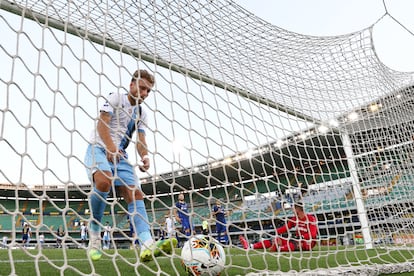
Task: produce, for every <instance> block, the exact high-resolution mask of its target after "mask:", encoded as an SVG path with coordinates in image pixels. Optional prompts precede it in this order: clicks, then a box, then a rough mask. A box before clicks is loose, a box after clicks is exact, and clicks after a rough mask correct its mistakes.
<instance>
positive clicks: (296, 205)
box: [293, 201, 304, 211]
mask: <svg viewBox="0 0 414 276" xmlns="http://www.w3.org/2000/svg"><path fill="white" fill-rule="evenodd" d="M293 207H294V208H298V209H300V210H302V211H303V209H304V207H303V202H300V201H298V202H295V203H294V204H293Z"/></svg>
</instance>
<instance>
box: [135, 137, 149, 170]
mask: <svg viewBox="0 0 414 276" xmlns="http://www.w3.org/2000/svg"><path fill="white" fill-rule="evenodd" d="M137 135H138V143H137V144H136V145H137V152H138V154H139V156H141V162H142V166H140V170H141V171H143V172H144V171H147V170H148V169H149V167H150V158H149V156H148V148H147V140H146V137H145V132H144V131H138V133H137Z"/></svg>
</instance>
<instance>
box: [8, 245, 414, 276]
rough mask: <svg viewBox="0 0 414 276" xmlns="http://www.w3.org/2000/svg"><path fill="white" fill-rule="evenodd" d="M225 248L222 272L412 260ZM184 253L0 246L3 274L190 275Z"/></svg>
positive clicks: (355, 250)
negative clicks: (92, 253) (94, 255)
mask: <svg viewBox="0 0 414 276" xmlns="http://www.w3.org/2000/svg"><path fill="white" fill-rule="evenodd" d="M225 251H226V254H227V260H226V268H225V270H224V271H223V272H222V274H221V275H245V274H247V273H249V272H258V271H290V270H297V271H299V270H303V269H318V268H334V267H337V266H338V265H347V264H352V265H357V264H359V265H363V264H373V263H378V264H384V263H398V262H405V261H408V260H411V261H412V259H413V251H412V250H402V249H400V250H398V251H391V250H389V251H387V250H385V249H371V250H365V249H363V248H362V247H348V248H345V247H331V248H328V247H319V248H316V250H314V251H312V252H302V256H301V254H300V253H299V252H295V253H271V252H269V253H265V254H263V251H255V250H253V251H249V252H246V251H244V250H242V249H239V248H225ZM180 253H181V251H180V249H175V251H174V254H173V255H172V256H161V257H158V258H156V261H150V262H148V263H140V262H139V261H138V260H139V251H136V250H127V249H123V250H117V251H115V250H106V251H104V254H103V255H102V258H101V259H100V260H99V261H92V260H90V259H89V258H88V257H87V251H86V250H83V249H67V250H62V249H43V250H41V251H40V250H36V249H33V250H22V249H14V250H4V249H0V275H10V274H16V275H38V274H40V275H59V274H60V275H80V274H94V275H95V274H99V275H154V274H157V272H159V271H162V273H161V275H186V272H185V270H184V268H183V267H182V265H181V261H180V258H179V256H180ZM65 260H66V261H65ZM61 272H63V273H62V274H61ZM399 275H403V274H399ZM406 275H409V274H406Z"/></svg>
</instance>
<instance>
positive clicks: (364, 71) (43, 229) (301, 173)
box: [0, 0, 414, 275]
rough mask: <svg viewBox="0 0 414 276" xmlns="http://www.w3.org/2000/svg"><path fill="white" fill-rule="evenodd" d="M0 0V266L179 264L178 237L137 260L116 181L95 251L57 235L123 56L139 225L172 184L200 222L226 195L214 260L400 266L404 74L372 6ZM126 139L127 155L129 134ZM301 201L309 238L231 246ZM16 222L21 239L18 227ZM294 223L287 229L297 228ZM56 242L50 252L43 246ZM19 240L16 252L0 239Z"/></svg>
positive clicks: (313, 266) (268, 234) (179, 269)
mask: <svg viewBox="0 0 414 276" xmlns="http://www.w3.org/2000/svg"><path fill="white" fill-rule="evenodd" d="M0 8H1V10H0V22H1V26H2V31H1V38H0V41H1V45H0V60H1V66H0V90H1V91H2V92H1V93H0V111H1V112H0V122H1V123H0V152H1V153H2V158H1V159H2V160H1V161H0V164H1V166H0V183H1V184H0V186H1V187H0V188H1V193H0V200H1V201H0V236H1V237H5V238H4V239H3V247H4V248H5V249H6V250H2V251H0V262H2V263H1V264H0V274H15V273H16V274H19V273H20V274H22V273H23V274H24V272H21V271H20V272H19V269H22V268H21V267H19V266H20V263H19V262H20V261H26V262H27V263H30V264H33V263H34V265H33V266H32V267H31V269H33V270H34V271H36V273H37V274H44V273H48V272H49V271H48V270H47V269H48V268H46V267H45V265H44V264H47V265H46V266H49V267H52V268H51V269H52V272H54V273H56V272H58V273H62V274H64V273H65V272H68V271H69V272H73V273H76V274H105V272H108V270H99V268H97V267H99V266H103V265H104V264H105V266H108V267H109V268H108V267H105V268H104V269H109V271H111V273H113V274H119V275H120V274H125V273H135V274H142V275H153V274H158V275H176V274H178V275H179V274H183V273H184V269H183V266H182V265H181V262H180V250H181V248H177V249H175V251H173V253H172V254H171V255H168V256H163V257H162V258H156V259H154V260H153V261H151V262H148V263H143V262H140V261H139V257H138V255H137V254H138V253H137V254H135V253H133V254H132V253H131V252H138V251H139V250H138V249H136V248H135V247H134V246H133V244H134V239H133V237H132V236H131V233H130V230H131V229H130V226H129V222H128V217H129V216H128V215H130V214H128V209H127V208H126V207H125V205H123V204H122V201H121V200H119V198H117V195H116V194H111V195H110V197H109V198H108V200H107V206H106V209H105V213H104V218H103V220H102V223H103V224H104V223H105V221H108V222H109V224H110V225H111V226H112V229H111V237H112V239H111V244H110V246H108V247H109V249H108V251H104V258H106V259H107V260H109V261H108V262H105V263H104V262H101V264H99V263H97V262H92V261H91V260H88V259H87V257H85V256H86V255H83V258H86V259H85V260H83V261H85V263H84V264H82V265H81V263H82V261H80V262H77V261H76V260H77V259H76V258H82V257H77V255H76V253H72V252H76V250H80V251H82V250H83V249H82V248H83V247H85V244H84V241H82V239H81V237H80V230H81V225H82V224H87V223H89V222H90V212H91V211H90V207H89V205H88V198H89V196H90V195H91V193H92V192H91V190H92V189H91V183H90V182H89V180H88V178H87V174H86V170H85V164H84V161H83V160H84V159H83V156H84V153H85V151H86V147H87V143H88V139H89V134H90V130H91V129H92V128H93V127H94V126H95V124H96V122H97V120H98V118H99V108H100V106H101V104H102V103H103V102H104V101H105V100H106V97H107V96H108V94H109V93H110V92H116V91H122V92H124V91H127V89H128V85H129V82H130V79H131V74H133V72H134V71H135V70H136V69H146V70H148V71H150V72H153V73H154V75H155V79H156V85H155V87H154V91H153V92H151V94H150V96H149V97H148V99H147V100H146V101H145V103H143V104H142V106H143V108H145V109H146V110H147V113H148V116H149V125H148V130H147V134H146V137H147V142H148V149H149V156H150V159H151V168H150V170H149V171H148V172H145V173H142V172H139V170H138V169H137V172H138V173H139V177H140V182H141V185H142V189H143V191H144V192H145V194H146V198H145V202H146V207H147V211H148V215H149V224H150V226H151V230H152V233H153V235H154V237H156V238H160V239H161V238H162V233H163V232H164V230H165V217H166V216H170V215H172V214H173V213H174V212H173V211H174V209H175V207H174V206H175V203H176V201H177V197H178V194H180V193H184V196H185V200H186V201H187V203H188V204H189V214H190V217H191V223H192V225H193V227H194V233H201V232H202V223H203V221H205V220H206V221H208V223H209V226H208V232H209V235H212V236H213V237H216V238H223V237H222V236H220V237H219V236H217V233H216V231H217V225H218V224H219V223H218V222H217V221H216V219H215V217H214V216H213V215H212V210H213V207H214V204H215V200H217V199H218V200H220V201H221V202H222V205H223V208H224V209H225V210H226V213H227V216H226V224H225V229H226V231H227V235H226V236H228V238H229V242H228V243H227V244H226V245H225V252H226V267H225V268H224V270H223V272H222V275H244V274H248V273H251V274H255V273H257V274H262V275H269V274H272V273H274V274H275V275H277V274H278V273H287V272H289V273H292V274H295V273H297V274H304V273H313V274H318V273H320V274H326V275H328V274H334V273H337V274H341V273H345V274H346V273H348V274H360V273H361V272H363V273H368V274H372V275H376V274H381V273H397V272H405V271H413V270H414V265H413V262H414V254H413V246H414V210H413V208H414V203H413V200H412V198H411V196H412V193H413V192H414V184H413V183H414V169H413V162H414V161H413V160H414V159H413V158H414V150H413V149H414V147H413V143H414V120H413V118H414V116H413V115H414V114H413V110H414V108H413V107H414V96H413V95H414V78H413V77H414V76H413V74H410V73H403V72H397V71H394V70H392V69H390V68H388V67H387V66H385V65H384V64H383V63H381V61H380V60H379V59H378V57H377V55H376V52H375V48H374V46H373V29H374V28H375V24H374V25H373V26H371V27H369V28H366V29H363V30H361V31H358V32H354V33H351V34H348V35H341V36H335V37H316V36H306V35H300V34H297V33H293V32H290V31H287V30H284V29H281V28H278V27H277V26H273V25H271V24H269V23H267V22H265V21H264V20H261V19H260V18H258V17H256V16H254V15H252V14H251V13H249V12H248V11H246V10H244V9H243V8H241V7H240V6H238V5H237V4H236V3H235V2H233V1H230V0H218V1H208V0H195V1H190V0H188V1H185V0H178V1H167V0H164V1H151V0H148V1H144V0H141V1H110V0H106V1H100V0H85V1H80V0H79V1H78V0H73V1H63V0H55V1H53V0H51V1H32V0H26V1H5V0H3V1H0ZM128 153H129V155H130V161H131V163H133V164H134V165H135V166H136V167H138V160H139V159H140V158H139V156H138V155H137V153H136V152H135V150H134V147H133V146H132V147H130V149H128ZM298 202H300V203H301V204H303V206H304V210H305V212H306V213H308V214H312V215H314V217H315V218H316V219H317V222H316V225H317V228H318V231H317V236H316V237H315V239H314V240H315V242H316V245H315V246H314V247H313V248H312V249H311V250H302V249H301V248H294V249H296V250H291V251H289V252H280V250H279V251H278V250H276V252H273V251H271V250H269V249H267V250H263V249H254V250H245V249H244V248H243V244H242V243H241V242H240V239H239V237H240V236H242V237H244V238H246V239H247V240H248V241H249V242H250V243H251V244H254V243H255V242H260V241H263V240H270V241H273V240H274V239H275V238H276V237H277V236H282V235H281V234H280V235H278V234H277V233H276V232H275V229H277V228H278V227H280V226H282V225H284V224H285V223H287V222H289V219H288V218H290V217H292V216H293V215H294V213H293V211H292V210H293V209H292V206H294V205H295V203H298ZM25 223H27V224H28V225H29V226H30V228H31V230H32V241H31V242H30V243H29V246H28V247H29V248H30V249H25V248H24V246H22V244H21V236H20V233H21V232H22V229H23V226H24V224H25ZM175 226H176V228H177V229H176V230H177V231H178V232H179V228H180V224H179V223H176V225H175ZM59 227H62V228H63V230H64V232H65V234H64V237H63V238H62V241H63V245H62V246H60V245H59V242H58V243H57V244H55V241H56V240H58V241H59V237H57V234H56V230H57V229H58V228H59ZM291 231H292V232H289V231H288V233H285V234H283V235H284V237H290V238H291V239H292V240H296V241H297V242H298V243H301V242H302V240H301V239H302V237H295V236H294V235H295V228H292V229H291ZM41 236H44V244H43V238H42V240H41V239H40V238H39V237H41ZM178 238H179V239H180V241H181V242H180V243H179V245H180V246H182V243H183V242H184V241H185V238H184V235H183V234H182V233H179V234H178ZM40 244H41V245H42V246H39V245H40ZM262 244H264V242H263V243H262ZM55 246H57V247H59V248H58V250H60V251H58V252H64V253H63V254H62V253H58V254H61V255H59V256H61V258H60V259H61V260H64V261H63V262H61V261H56V260H55V257H56V255H54V253H50V252H48V251H47V250H48V249H49V248H50V249H51V250H52V249H53V248H52V247H55ZM130 246H132V249H130ZM60 247H62V248H60ZM20 249H21V250H23V252H25V253H24V254H23V257H22V256H19V255H16V254H15V253H13V252H15V250H20ZM53 250H54V251H57V249H53ZM6 252H7V254H6ZM80 254H82V253H80ZM128 254H130V255H128ZM6 257H7V258H6ZM53 269H54V270H53ZM101 269H102V268H101Z"/></svg>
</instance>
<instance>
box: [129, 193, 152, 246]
mask: <svg viewBox="0 0 414 276" xmlns="http://www.w3.org/2000/svg"><path fill="white" fill-rule="evenodd" d="M128 212H129V216H130V218H131V217H132V220H133V222H134V225H135V231H136V233H137V237H138V239H139V242H140V243H141V244H142V243H145V242H146V241H147V240H149V239H152V236H151V232H150V226H149V223H148V215H147V210H146V209H145V204H144V201H143V200H136V201H133V202H131V203H129V204H128Z"/></svg>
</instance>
